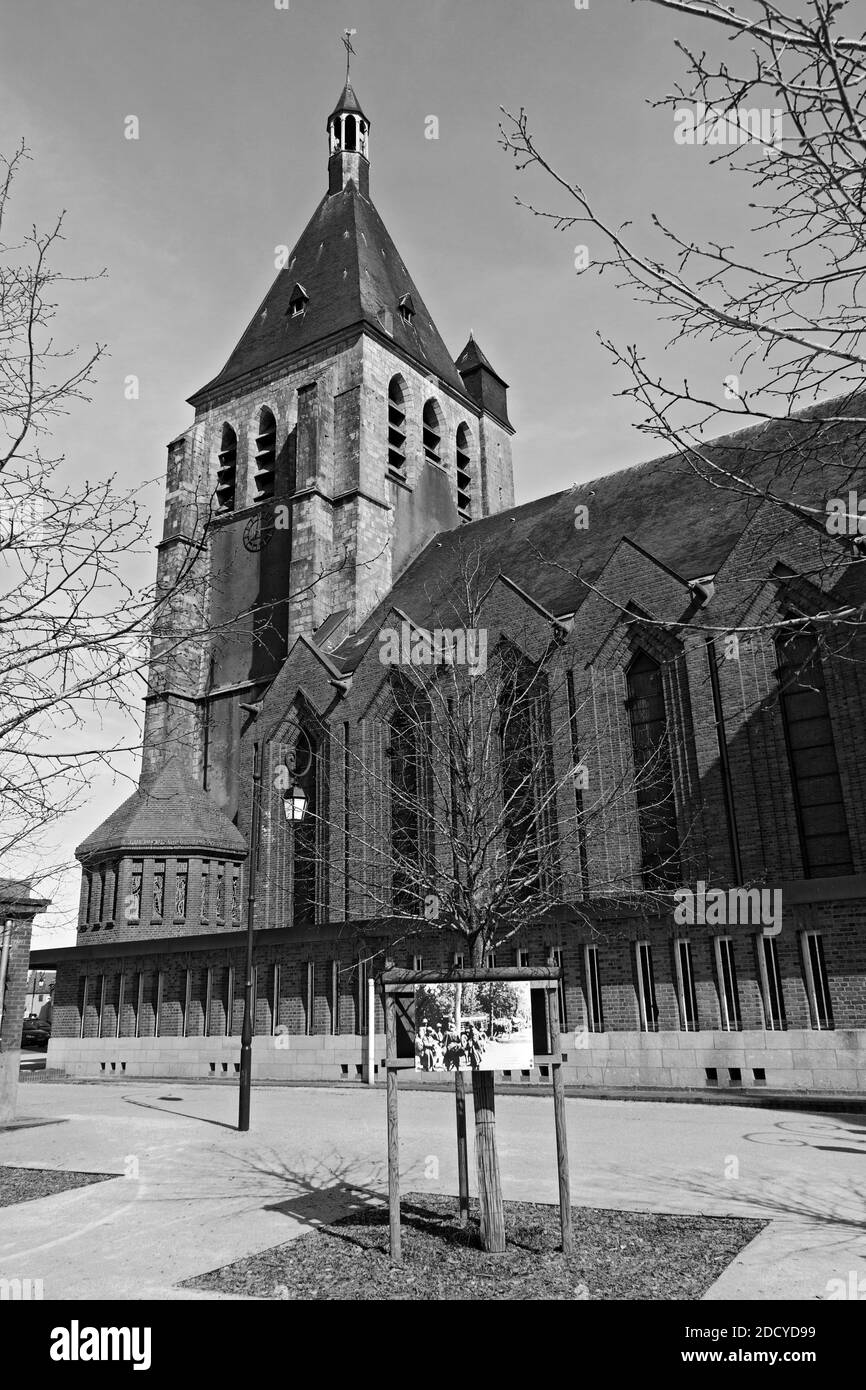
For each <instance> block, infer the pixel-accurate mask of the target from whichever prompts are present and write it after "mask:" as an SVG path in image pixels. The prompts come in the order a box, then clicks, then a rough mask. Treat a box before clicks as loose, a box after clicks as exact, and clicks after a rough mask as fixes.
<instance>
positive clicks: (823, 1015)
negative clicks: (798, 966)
mask: <svg viewBox="0 0 866 1390" xmlns="http://www.w3.org/2000/svg"><path fill="white" fill-rule="evenodd" d="M800 945H801V949H802V952H803V978H804V981H805V985H806V995H807V997H808V1000H809V1013H810V1015H811V1019H812V1027H813V1028H819V1029H825V1028H827V1029H829V1028H833V1027H834V1026H835V1025H834V1023H833V1005H832V1002H831V1000H830V980H829V977H828V975H827V962H826V961H825V959H824V942H823V941H822V939H821V936H820V934H819V933H818V932H814V931H807V932H803V933H802V935H801V937H800Z"/></svg>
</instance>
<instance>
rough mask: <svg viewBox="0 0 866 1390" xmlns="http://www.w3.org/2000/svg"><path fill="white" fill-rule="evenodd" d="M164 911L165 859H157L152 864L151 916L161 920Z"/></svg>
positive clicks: (155, 920) (158, 920)
mask: <svg viewBox="0 0 866 1390" xmlns="http://www.w3.org/2000/svg"><path fill="white" fill-rule="evenodd" d="M164 911H165V860H164V859H157V860H156V861H155V863H154V866H153V910H152V912H151V914H150V915H151V918H152V920H153V921H154V922H161V921H162V917H163V913H164Z"/></svg>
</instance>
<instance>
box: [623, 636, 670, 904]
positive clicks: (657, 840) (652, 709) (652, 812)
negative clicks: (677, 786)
mask: <svg viewBox="0 0 866 1390" xmlns="http://www.w3.org/2000/svg"><path fill="white" fill-rule="evenodd" d="M626 682H627V685H628V710H629V717H630V721H631V741H632V749H633V752H634V770H635V784H636V792H637V812H638V826H639V829H640V843H641V868H642V875H643V884H644V887H645V888H648V889H666V888H673V887H676V885H677V884H678V883H679V882H680V874H681V869H680V849H679V834H678V831H677V810H676V802H675V799H674V777H673V765H672V762H671V750H670V735H669V733H668V721H667V710H666V709H665V695H664V685H663V681H662V669H661V667H660V666H659V664H658V662H657V661H653V659H652V657H650V656H648V655H647V654H646V652H643V651H641V652H638V653H637V655H636V656H635V657H634V660H633V661H632V662H631V665H630V666H629V668H628V671H627V672H626Z"/></svg>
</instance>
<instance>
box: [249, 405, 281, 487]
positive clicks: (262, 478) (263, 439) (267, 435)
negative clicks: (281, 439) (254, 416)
mask: <svg viewBox="0 0 866 1390" xmlns="http://www.w3.org/2000/svg"><path fill="white" fill-rule="evenodd" d="M276 467H277V422H276V420H275V418H274V413H273V411H272V410H269V409H268V407H267V406H264V407H263V409H262V411H261V414H260V415H259V432H258V434H257V435H256V473H255V485H256V495H255V499H254V500H255V501H256V502H267V501H268V500H269V499H270V498H271V497H273V495H274V481H275V477H276Z"/></svg>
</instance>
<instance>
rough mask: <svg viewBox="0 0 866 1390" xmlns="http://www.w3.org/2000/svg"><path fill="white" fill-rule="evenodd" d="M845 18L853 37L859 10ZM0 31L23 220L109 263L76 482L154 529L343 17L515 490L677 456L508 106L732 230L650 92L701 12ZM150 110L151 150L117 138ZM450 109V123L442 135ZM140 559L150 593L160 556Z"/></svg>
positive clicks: (136, 5) (474, 8)
mask: <svg viewBox="0 0 866 1390" xmlns="http://www.w3.org/2000/svg"><path fill="white" fill-rule="evenodd" d="M277 2H278V3H282V0H277ZM849 14H850V22H849V23H848V24H847V25H846V27H848V28H853V27H857V26H859V28H861V29H862V28H863V27H864V21H866V0H856V3H855V4H854V5H853V6H852V8H851V10H850V11H849ZM0 25H2V47H0V84H2V110H0V145H2V148H3V149H4V151H7V152H8V151H10V150H11V148H12V147H13V146H14V144H15V143H16V142H17V141H18V139H20V138H21V137H22V136H23V137H24V138H25V139H26V142H27V144H28V146H29V147H30V150H31V152H32V157H33V158H32V163H31V164H30V165H29V166H28V168H27V171H26V173H25V174H24V175H23V176H22V178H21V180H20V183H19V184H18V186H17V190H16V202H15V210H16V212H17V215H18V217H19V219H21V220H22V222H23V221H25V220H26V222H28V223H29V222H31V221H34V220H35V221H36V222H37V223H46V222H47V221H48V220H49V219H51V218H52V217H53V216H54V215H56V213H57V211H58V210H59V209H60V208H65V209H66V223H65V233H66V241H65V243H64V245H63V248H62V257H61V261H60V263H61V265H62V267H63V268H64V269H66V270H68V271H70V272H74V273H78V274H80V273H83V272H96V271H99V270H101V269H103V268H105V271H106V274H105V276H104V277H103V278H101V279H99V280H97V281H92V282H85V283H82V284H78V285H75V286H70V287H68V288H66V289H65V290H64V292H63V297H62V301H61V304H60V311H59V314H58V318H57V320H56V327H57V332H58V337H59V339H60V340H61V342H63V343H64V344H71V343H75V342H77V343H80V344H81V346H82V348H87V347H90V346H91V345H92V344H93V343H95V342H100V343H105V344H106V345H107V348H108V355H107V357H106V359H105V361H104V362H103V363H102V364H101V366H100V369H99V375H98V380H97V382H96V385H95V387H94V389H93V391H92V393H91V400H90V402H89V403H87V404H84V403H82V404H80V405H77V406H76V407H75V408H74V409H73V411H72V412H71V413H70V414H69V415H68V416H67V417H65V418H63V419H61V420H60V421H59V422H58V425H57V428H56V430H55V434H54V446H55V449H56V450H57V451H60V450H62V451H63V452H64V453H65V455H66V465H65V468H66V470H67V471H68V475H69V476H70V477H75V478H83V477H88V478H94V477H102V476H104V475H105V474H108V473H111V472H116V473H117V474H118V475H119V478H120V479H121V480H122V481H123V482H128V483H133V482H142V481H144V480H148V479H152V480H153V485H152V487H151V489H150V491H149V493H148V496H149V498H150V500H151V507H152V513H153V517H154V542H155V541H156V540H157V539H158V530H157V527H158V525H159V524H160V519H161V509H162V487H161V477H162V474H163V471H164V468H165V446H166V444H167V442H168V441H169V440H170V439H172V438H173V437H174V436H175V435H176V434H177V433H178V432H179V431H181V430H182V429H184V428H185V427H186V426H187V424H188V423H189V422H190V421H191V419H192V411H191V408H190V407H189V406H188V405H187V404H186V398H187V397H188V396H189V395H190V393H192V392H193V391H195V390H196V389H197V388H198V387H200V386H202V385H203V384H204V383H205V382H206V381H208V380H209V379H210V378H211V377H212V376H214V375H215V374H216V372H217V371H218V370H219V369H220V367H221V366H222V365H223V363H224V362H225V360H226V358H227V357H228V355H229V353H230V352H231V350H232V348H233V347H234V345H235V343H236V341H237V339H238V338H239V337H240V335H241V333H242V331H243V329H244V327H245V326H246V324H247V322H248V321H249V319H250V317H251V316H252V314H253V312H254V310H255V308H256V307H257V305H258V304H259V302H260V300H261V299H262V297H263V295H264V293H265V291H266V289H267V287H268V286H269V284H270V282H271V281H272V279H273V278H274V275H275V270H274V254H275V248H276V247H278V246H280V245H283V244H286V245H289V246H292V245H293V244H294V242H295V241H296V240H297V238H298V237H299V236H300V233H301V232H302V230H303V228H304V227H305V225H306V223H307V221H308V220H309V218H310V216H311V214H312V212H313V210H314V208H315V206H316V204H317V202H318V201H319V199H320V198H321V196H322V194H323V193H324V191H325V188H326V178H327V171H326V164H327V140H326V133H325V121H326V118H327V115H328V113H329V111H330V110H331V109H332V107H333V106H334V103H335V101H336V99H337V97H338V95H339V92H340V90H341V87H342V83H343V78H344V73H345V53H344V50H343V48H342V47H341V35H342V32H343V30H344V29H346V28H352V29H356V30H357V33H356V35H355V36H354V39H353V43H354V46H355V49H356V57H355V58H354V59H353V82H354V85H355V88H356V91H357V93H358V95H359V97H360V100H361V101H362V103H363V106H364V109H365V111H366V113H367V114H368V116H369V117H370V120H371V122H372V127H371V145H370V154H371V196H372V198H373V200H374V202H375V203H376V206H377V208H378V210H379V212H380V213H381V215H382V217H383V218H384V221H385V223H386V225H387V226H388V229H389V231H390V232H391V235H392V236H393V238H394V241H395V242H396V245H397V247H398V249H399V251H400V254H401V256H402V257H403V260H404V262H405V264H406V265H407V267H408V269H409V271H410V273H411V274H412V276H413V278H414V279H415V282H416V284H417V285H418V288H419V290H420V292H421V294H422V296H423V298H424V299H425V301H426V303H427V306H428V308H429V309H430V311H431V313H432V315H433V317H434V320H435V322H436V323H437V326H438V328H439V330H440V332H441V333H442V336H443V337H444V339H445V342H446V344H447V345H448V347H449V349H450V350H451V352H452V354H454V355H456V354H457V353H459V351H460V349H461V348H462V346H463V344H464V343H465V341H466V339H467V337H468V335H469V332H470V330H472V331H473V332H474V334H475V337H476V339H477V340H478V342H479V344H480V345H481V347H482V348H483V350H484V351H485V353H486V354H487V356H488V357H489V359H490V361H491V362H492V364H493V365H494V367H495V368H496V369H497V371H499V372H500V373H501V374H502V376H504V377H505V379H506V380H507V381H508V382H509V383H510V388H511V389H510V393H509V413H510V415H511V419H512V422H513V424H514V425H515V427H516V430H517V435H516V438H515V441H514V458H515V484H516V492H517V500H518V501H527V500H529V499H530V498H533V497H537V496H541V495H544V494H545V493H550V492H555V491H558V490H560V489H562V488H564V487H567V486H569V485H571V484H572V483H574V482H577V481H579V480H582V479H587V478H592V477H595V476H598V475H599V474H603V473H606V472H609V471H611V470H613V469H617V468H621V467H624V466H626V465H628V464H632V463H636V462H640V461H642V460H643V459H645V458H647V457H651V456H652V455H653V454H654V453H658V452H659V449H658V447H657V446H655V447H654V445H653V441H652V440H648V439H647V438H646V437H645V436H641V435H640V434H638V433H637V432H636V430H635V428H634V427H635V424H636V422H637V419H638V416H637V415H636V413H635V408H634V407H633V406H632V405H631V404H630V403H629V402H628V401H624V400H622V399H619V398H617V395H616V392H617V391H619V390H622V389H623V387H624V386H625V385H626V382H625V380H624V378H623V376H622V374H621V372H620V371H619V370H618V369H616V368H615V366H614V364H613V363H612V362H611V361H610V359H609V357H608V355H607V354H606V353H605V351H604V350H603V348H602V347H601V346H600V344H599V342H598V337H597V335H598V334H599V333H602V334H604V335H605V336H607V335H610V336H612V337H614V339H615V340H616V341H617V342H618V343H620V344H621V345H625V344H630V343H638V344H639V345H640V346H641V348H642V349H644V350H645V352H646V353H647V356H648V358H649V360H650V361H651V362H653V363H655V362H656V361H657V362H658V366H659V370H661V369H662V368H663V367H670V366H671V365H674V367H675V371H676V370H679V367H678V366H677V365H676V361H675V358H676V354H674V358H673V359H672V360H671V361H669V360H668V357H669V355H668V356H666V355H665V350H664V345H665V342H666V339H667V333H666V332H665V331H664V329H663V328H662V326H661V325H659V324H658V323H657V322H656V321H655V319H654V316H653V313H652V310H651V309H650V308H649V307H648V306H645V305H637V304H634V303H633V302H632V301H631V299H630V298H629V296H628V294H627V293H626V292H624V291H621V290H619V291H618V290H617V289H616V288H615V286H614V283H613V281H608V280H607V279H599V277H597V276H595V275H591V274H590V275H578V274H577V273H576V270H575V264H574V251H575V245H576V244H577V243H578V242H579V241H582V240H584V239H586V238H585V236H584V235H583V234H578V233H576V232H575V231H573V230H572V231H570V232H557V231H555V230H554V229H553V226H552V224H551V223H549V222H546V221H544V220H542V219H540V218H536V217H533V216H532V215H531V214H530V213H529V212H527V211H526V210H525V209H523V208H520V207H518V206H517V205H516V203H515V195H516V194H519V195H520V196H521V197H522V198H524V199H526V200H532V201H533V202H534V203H536V204H537V205H538V206H539V207H544V208H548V209H555V210H560V209H561V210H564V211H568V210H569V203H568V197H567V195H566V194H564V193H561V192H557V191H556V190H554V189H552V188H551V187H550V186H549V184H547V183H546V181H545V180H544V178H543V177H539V175H538V171H529V172H524V173H520V172H518V170H517V169H516V168H515V164H514V161H513V159H512V158H511V156H509V155H508V154H507V153H506V152H505V151H504V150H502V149H501V148H500V147H499V144H498V136H499V133H498V123H499V120H500V118H501V113H500V106H505V107H507V108H509V109H510V110H517V109H518V108H519V107H521V106H523V107H526V109H527V110H528V112H529V115H530V125H531V129H532V132H533V134H534V135H535V136H536V138H537V139H538V141H539V144H540V145H541V147H542V148H543V150H544V151H545V153H546V154H547V155H548V156H549V158H550V161H551V162H552V164H553V165H554V166H555V167H556V168H557V169H559V170H560V171H561V172H562V173H563V174H565V175H566V176H568V177H570V178H573V179H579V180H580V182H581V183H582V184H583V186H584V187H585V188H586V190H587V192H588V193H589V194H590V195H591V196H592V198H593V201H594V202H595V203H596V205H597V206H598V209H599V211H601V212H603V213H604V214H605V216H606V217H607V218H608V219H609V220H610V221H613V222H616V223H618V222H622V221H624V220H625V219H632V220H633V222H634V231H635V234H636V235H638V236H639V235H641V234H642V232H643V229H644V228H646V227H647V225H648V223H649V218H650V215H651V214H652V213H653V212H657V213H660V214H663V215H664V216H665V217H666V218H667V219H668V220H669V221H671V222H672V223H673V224H674V225H677V226H679V227H680V228H681V229H682V230H687V231H688V232H689V233H691V234H693V235H695V236H701V235H707V234H715V235H717V236H718V239H720V240H721V239H724V240H734V239H735V238H736V237H738V236H741V235H742V233H743V232H744V230H746V229H747V228H748V226H749V214H748V212H747V210H746V204H747V202H748V197H749V189H748V186H744V181H743V180H740V182H739V184H738V183H737V181H736V180H735V179H734V178H733V177H732V175H730V174H725V173H722V172H720V171H719V170H718V169H713V168H712V167H711V165H710V152H709V151H708V150H707V149H706V148H701V147H698V146H684V145H680V144H677V143H676V142H675V141H674V139H673V128H674V125H673V116H672V113H671V111H670V110H668V109H665V108H660V109H655V110H654V109H653V108H652V107H651V106H650V105H649V104H648V103H649V101H650V100H651V99H654V98H658V97H661V96H663V95H664V94H666V93H667V92H670V91H671V90H672V89H673V88H674V87H675V85H676V83H677V82H678V81H680V80H682V79H683V78H684V75H685V67H684V60H683V58H682V56H681V55H680V54H679V53H678V52H677V51H676V49H675V47H674V40H675V38H681V39H684V40H687V41H691V42H693V43H694V44H695V45H696V46H699V47H700V46H712V44H711V42H710V41H711V40H712V35H711V34H709V35H708V34H707V32H706V26H702V25H698V24H696V23H695V22H693V21H684V20H683V19H682V18H681V17H680V16H674V15H671V14H670V13H669V12H667V11H664V10H662V9H660V8H658V7H657V6H654V5H652V4H649V3H646V0H634V2H633V0H588V8H587V9H581V10H578V9H577V8H576V7H575V3H574V0H532V3H529V0H472V3H471V4H470V3H468V0H463V3H460V0H345V3H344V0H288V8H280V9H278V8H277V7H276V4H275V3H274V0H243V3H239V0H146V3H142V0H40V3H39V4H38V5H34V4H33V3H32V0H0ZM717 47H720V44H717ZM131 115H134V116H136V117H137V118H138V128H139V138H138V139H137V140H129V139H126V138H124V130H125V127H126V128H128V126H127V117H129V116H131ZM431 115H435V116H436V117H437V118H438V121H439V138H438V140H430V139H427V138H425V129H426V128H428V126H427V118H428V117H429V116H431ZM589 240H590V242H591V238H589ZM592 252H593V247H592V245H591V244H590V254H592ZM728 370H731V364H730V363H728V362H726V361H725V359H724V356H723V355H721V356H720V355H719V354H718V353H717V354H716V355H715V356H714V357H712V358H711V357H710V355H709V354H706V355H705V356H704V358H703V359H702V358H700V357H698V358H696V357H695V353H694V349H692V350H691V352H690V353H689V355H688V357H687V359H686V360H685V361H684V363H683V371H682V372H680V375H681V376H682V375H683V374H685V371H688V372H689V374H690V375H691V376H692V377H693V379H694V380H695V381H696V383H697V385H698V386H704V387H707V389H713V390H719V389H721V388H720V383H721V381H722V379H723V377H724V375H725V372H726V371H728ZM131 374H134V375H135V376H137V377H138V379H139V398H138V400H135V401H130V400H127V399H126V397H125V392H124V382H125V379H126V378H127V376H129V375H131ZM135 564H137V565H138V566H139V568H140V573H139V578H140V581H141V583H142V584H144V583H147V582H149V580H150V579H151V578H152V572H153V571H152V567H150V568H149V567H148V566H147V565H146V564H145V563H144V562H143V561H136V562H132V561H131V565H133V573H135V570H134V566H135ZM134 771H135V769H134V768H133V767H131V766H129V765H127V766H125V767H124V768H122V769H121V772H123V773H124V774H125V779H124V780H121V781H117V782H115V783H113V782H112V779H111V777H110V776H109V775H108V774H105V775H104V776H103V777H102V778H101V779H99V780H98V781H96V782H95V783H94V787H93V799H92V801H91V802H90V803H89V804H87V805H85V806H84V807H83V808H82V809H81V810H80V811H78V812H76V813H74V814H73V815H70V816H69V817H68V818H67V819H66V820H65V821H64V822H63V824H62V826H61V829H60V831H59V833H58V836H57V852H58V853H59V854H61V855H65V856H68V857H69V858H70V862H71V853H72V849H73V848H74V846H75V844H76V843H78V841H79V840H81V839H82V838H83V837H84V836H85V835H86V834H87V833H88V832H89V831H90V830H91V829H93V828H94V826H95V825H96V824H97V823H98V822H99V821H100V820H101V819H103V818H104V816H105V814H107V812H108V810H109V808H110V807H112V806H114V805H116V804H118V803H119V802H120V801H121V800H123V799H124V797H125V796H127V795H128V794H129V791H130V789H131V788H130V784H129V781H128V780H126V779H128V776H129V774H130V773H134ZM77 891H78V889H77V873H76V872H75V870H74V869H70V873H69V875H68V876H67V882H66V884H65V885H61V886H60V888H59V891H58V894H57V897H56V900H55V907H54V909H53V911H52V913H50V914H49V915H48V916H47V917H46V918H45V919H44V921H45V923H47V924H48V925H49V926H50V927H51V929H52V936H51V940H52V942H56V943H58V944H59V943H61V941H66V940H72V939H73V938H74V928H72V927H71V926H70V925H69V924H70V922H71V920H72V918H71V911H70V904H71V903H73V902H75V901H77ZM44 931H45V927H43V929H42V934H43V935H44ZM58 932H61V933H62V936H60V935H58ZM37 935H39V932H38V929H37Z"/></svg>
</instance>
